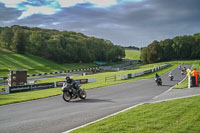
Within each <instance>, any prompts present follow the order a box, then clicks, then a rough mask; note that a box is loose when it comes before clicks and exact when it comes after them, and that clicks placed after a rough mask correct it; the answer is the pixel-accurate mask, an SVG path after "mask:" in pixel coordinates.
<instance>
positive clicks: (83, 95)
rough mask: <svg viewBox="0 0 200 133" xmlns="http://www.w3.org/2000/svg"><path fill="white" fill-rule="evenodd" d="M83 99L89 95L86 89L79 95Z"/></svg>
mask: <svg viewBox="0 0 200 133" xmlns="http://www.w3.org/2000/svg"><path fill="white" fill-rule="evenodd" d="M79 97H80V98H81V99H85V98H86V97H87V94H86V91H85V90H82V92H81V94H80V96H79Z"/></svg>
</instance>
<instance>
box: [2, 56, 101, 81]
mask: <svg viewBox="0 0 200 133" xmlns="http://www.w3.org/2000/svg"><path fill="white" fill-rule="evenodd" d="M89 67H97V65H95V64H93V63H90V64H89V63H88V64H83V63H81V64H79V63H72V64H56V63H54V62H52V61H49V60H46V59H43V58H40V57H37V56H33V55H21V54H0V77H7V76H8V73H9V71H8V69H28V74H37V73H45V72H56V71H63V70H72V69H80V68H89Z"/></svg>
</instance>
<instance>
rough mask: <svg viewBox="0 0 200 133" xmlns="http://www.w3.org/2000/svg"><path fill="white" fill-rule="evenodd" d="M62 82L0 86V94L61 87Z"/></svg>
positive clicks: (91, 79)
mask: <svg viewBox="0 0 200 133" xmlns="http://www.w3.org/2000/svg"><path fill="white" fill-rule="evenodd" d="M96 81H97V80H96V78H90V79H80V80H75V82H77V83H80V84H85V83H93V82H96ZM63 83H65V81H57V82H53V83H41V84H33V85H23V86H13V87H4V88H0V94H8V93H15V92H23V91H31V90H39V89H48V88H56V87H62V86H63Z"/></svg>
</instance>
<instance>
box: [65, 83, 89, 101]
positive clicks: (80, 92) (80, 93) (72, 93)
mask: <svg viewBox="0 0 200 133" xmlns="http://www.w3.org/2000/svg"><path fill="white" fill-rule="evenodd" d="M80 87H81V84H78V83H76V84H75V88H76V89H75V88H74V87H73V85H71V84H68V83H65V84H63V87H62V91H63V95H62V97H63V99H64V100H65V101H66V102H69V101H70V100H71V99H76V98H77V97H79V98H80V99H85V98H86V96H87V94H86V91H85V90H84V89H81V88H80Z"/></svg>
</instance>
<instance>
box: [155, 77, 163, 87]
mask: <svg viewBox="0 0 200 133" xmlns="http://www.w3.org/2000/svg"><path fill="white" fill-rule="evenodd" d="M155 81H156V83H157V85H158V86H159V85H162V80H161V78H160V77H157V78H155Z"/></svg>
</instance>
